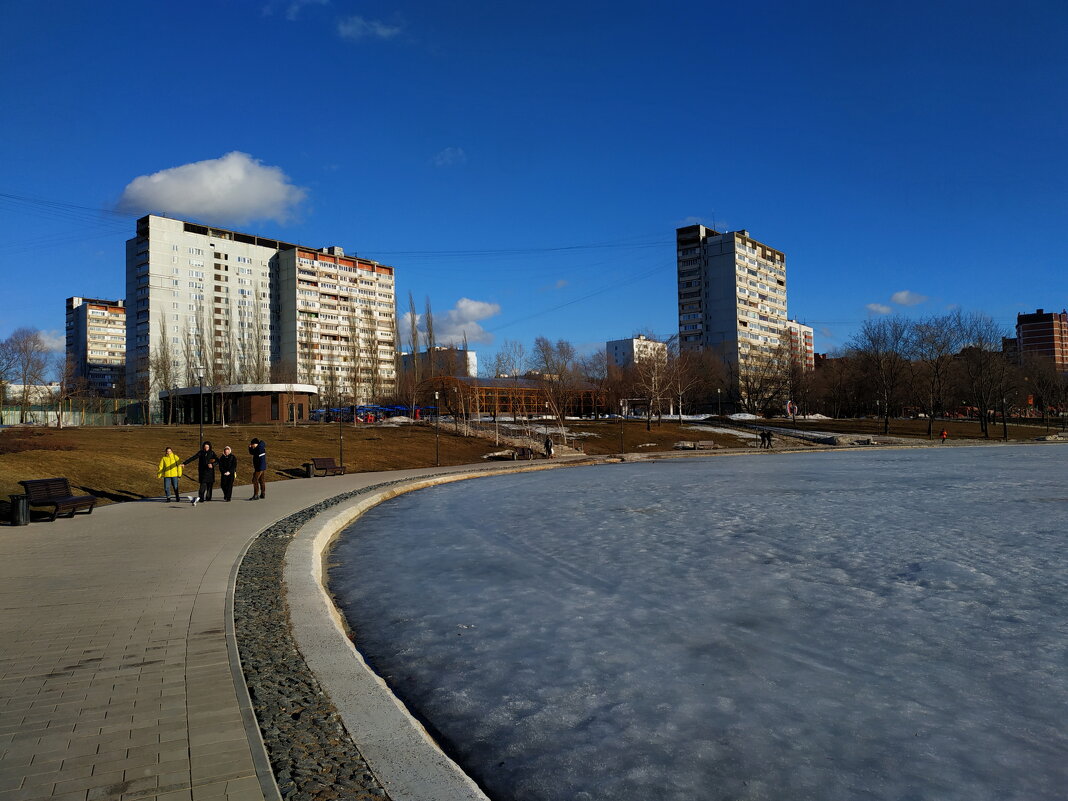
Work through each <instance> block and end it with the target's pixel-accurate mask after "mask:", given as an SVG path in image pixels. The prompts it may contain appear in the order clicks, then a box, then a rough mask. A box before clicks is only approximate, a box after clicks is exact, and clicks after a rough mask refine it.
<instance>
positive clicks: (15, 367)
mask: <svg viewBox="0 0 1068 801" xmlns="http://www.w3.org/2000/svg"><path fill="white" fill-rule="evenodd" d="M5 344H6V349H7V351H8V359H9V360H10V363H11V368H10V373H11V375H12V377H14V378H15V379H16V380H17V381H18V383H20V384H22V393H21V396H20V398H19V422H20V423H25V422H26V415H27V414H28V412H29V409H30V405H31V401H32V394H33V391H34V389H33V388H34V386H36V385H39V384H43V383H44V382H45V375H46V373H47V370H48V348H47V347H46V346H45V343H44V340H43V339H42V338H41V332H40V331H38V330H37V329H36V328H18V329H16V330H15V331H14V332H12V334H11V336H9V337H8V338H7V341H6V343H5Z"/></svg>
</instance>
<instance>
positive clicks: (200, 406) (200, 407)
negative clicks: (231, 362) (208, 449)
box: [197, 370, 204, 446]
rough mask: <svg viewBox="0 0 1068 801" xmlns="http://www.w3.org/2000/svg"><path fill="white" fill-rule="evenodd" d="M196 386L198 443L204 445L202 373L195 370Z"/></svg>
mask: <svg viewBox="0 0 1068 801" xmlns="http://www.w3.org/2000/svg"><path fill="white" fill-rule="evenodd" d="M197 384H198V385H199V386H200V393H199V394H198V395H197V399H198V400H197V407H198V408H197V420H199V421H200V443H201V446H203V444H204V371H203V370H197Z"/></svg>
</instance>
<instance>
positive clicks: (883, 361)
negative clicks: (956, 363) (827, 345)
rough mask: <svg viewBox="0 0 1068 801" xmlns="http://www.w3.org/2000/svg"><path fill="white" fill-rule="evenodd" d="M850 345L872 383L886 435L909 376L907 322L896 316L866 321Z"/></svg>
mask: <svg viewBox="0 0 1068 801" xmlns="http://www.w3.org/2000/svg"><path fill="white" fill-rule="evenodd" d="M850 347H851V349H852V350H853V352H854V353H855V354H856V356H857V359H858V360H859V362H860V364H861V366H862V367H863V369H864V372H865V373H866V374H867V377H868V380H869V381H871V382H872V384H873V385H874V388H875V391H876V396H877V398H878V401H879V411H880V412H881V414H882V418H883V433H884V434H889V433H890V414H891V412H892V411H893V405H895V404H897V402H898V401H899V400H900V396H901V394H902V391H903V390H904V388H905V387H906V379H907V377H908V354H909V347H910V342H909V324H908V322H907V321H906V320H905V319H904V318H902V317H899V316H897V315H894V316H891V317H878V318H873V319H868V320H865V321H864V322H863V323H862V324H861V327H860V331H859V332H857V334H856V335H855V336H854V337H853V339H852V340H850Z"/></svg>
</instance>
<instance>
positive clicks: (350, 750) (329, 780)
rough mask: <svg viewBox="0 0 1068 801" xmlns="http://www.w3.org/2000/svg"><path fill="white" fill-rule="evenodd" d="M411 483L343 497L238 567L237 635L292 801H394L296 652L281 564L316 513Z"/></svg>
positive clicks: (274, 533) (298, 515)
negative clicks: (335, 800) (289, 548)
mask: <svg viewBox="0 0 1068 801" xmlns="http://www.w3.org/2000/svg"><path fill="white" fill-rule="evenodd" d="M408 481H409V479H400V480H397V481H387V482H383V483H381V484H375V485H373V486H370V487H365V488H363V489H359V490H355V491H353V492H346V493H343V494H341V495H336V496H334V497H333V498H328V499H327V500H325V501H322V502H320V503H317V504H314V505H312V506H309V507H307V508H305V509H301V510H300V511H299V512H295V513H294V514H291V515H289V516H288V517H285V518H283V519H282V520H279V521H278V522H277V523H275V524H273V525H272V526H270V527H268V528H267V529H265V530H264V531H263V532H261V533H260V535H259V536H258V537H257V538H256V539H255V540H253V542H252V544H251V545H250V546H249V548H248V551H247V552H246V554H245V557H244V559H243V560H242V562H241V566H240V568H239V569H238V574H237V583H236V586H235V589H234V629H235V634H236V637H237V644H238V649H239V652H240V655H241V667H242V671H243V673H244V678H245V684H246V685H247V687H248V692H249V696H250V698H251V700H252V708H253V710H254V711H255V713H256V720H257V723H258V724H259V727H260V733H261V735H262V737H263V742H264V745H265V746H266V747H267V754H268V757H269V759H270V762H271V769H272V771H273V772H274V777H275V781H276V782H277V783H278V789H279V792H280V793H281V796H282V798H283V799H285V800H286V801H333V799H339V798H345V799H354V800H355V801H369V800H370V799H374V800H375V801H382V799H387V800H388V799H389V794H388V793H386V791H385V790H384V789H383V788H382V785H381V783H380V782H379V781H378V778H377V777H376V776H375V775H374V773H373V772H372V771H371V769H370V767H369V766H368V765H367V762H366V761H365V760H364V758H363V756H362V755H361V754H360V751H359V749H358V748H357V747H356V744H355V743H353V741H352V738H351V737H350V736H349V733H348V731H347V730H346V729H345V727H344V725H343V724H342V722H341V718H340V716H339V715H338V713H337V710H336V709H335V708H334V704H333V703H332V702H331V701H330V699H329V698H328V697H327V695H326V694H325V693H324V692H323V690H322V688H321V687H320V686H319V683H318V681H317V680H316V678H315V676H314V675H313V674H312V672H311V670H310V669H309V668H308V665H307V663H305V661H304V657H303V656H301V654H300V652H299V650H298V649H297V646H296V643H295V642H294V640H293V635H292V632H291V630H290V623H289V608H288V604H287V602H286V598H285V592H284V586H283V581H282V565H283V561H284V559H285V554H286V549H287V548H288V547H289V543H290V542H291V541H292V539H293V537H294V536H295V535H296V533H297V532H298V531H299V530H300V529H301V528H302V527H303V526H304V525H305V524H306V523H308V522H309V521H310V520H311V519H312V518H314V517H315V516H316V515H319V514H320V513H322V512H323V511H325V510H327V509H329V508H331V507H333V506H337V505H339V504H342V503H345V502H347V501H349V500H352V499H353V498H358V497H360V496H362V495H369V494H373V493H377V492H380V491H381V490H383V489H385V488H388V487H392V486H395V485H397V484H403V483H408Z"/></svg>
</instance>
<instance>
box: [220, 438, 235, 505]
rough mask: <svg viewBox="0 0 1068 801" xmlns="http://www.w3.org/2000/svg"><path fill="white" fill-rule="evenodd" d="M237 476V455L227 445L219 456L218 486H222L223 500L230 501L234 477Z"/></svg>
mask: <svg viewBox="0 0 1068 801" xmlns="http://www.w3.org/2000/svg"><path fill="white" fill-rule="evenodd" d="M235 478H237V457H236V456H235V455H234V452H233V451H232V450H230V446H229V445H227V446H226V447H225V448H223V452H222V456H220V457H219V486H221V487H222V491H223V500H224V501H226V502H227V503H230V496H231V495H233V493H234V479H235Z"/></svg>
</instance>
